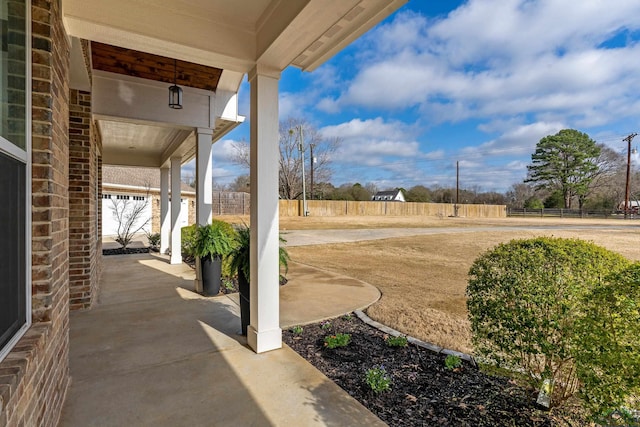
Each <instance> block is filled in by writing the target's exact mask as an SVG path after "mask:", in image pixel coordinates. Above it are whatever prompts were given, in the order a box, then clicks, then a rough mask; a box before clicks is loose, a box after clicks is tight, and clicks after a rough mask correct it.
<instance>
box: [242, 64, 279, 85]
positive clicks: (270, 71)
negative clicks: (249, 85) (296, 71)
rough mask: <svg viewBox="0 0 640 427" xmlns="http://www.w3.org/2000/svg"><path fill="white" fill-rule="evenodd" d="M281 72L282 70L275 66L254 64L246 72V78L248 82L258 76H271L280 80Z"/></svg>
mask: <svg viewBox="0 0 640 427" xmlns="http://www.w3.org/2000/svg"><path fill="white" fill-rule="evenodd" d="M281 73H282V71H281V70H279V69H277V68H275V67H271V66H269V65H265V64H256V65H255V66H254V67H253V68H252V69H251V71H249V73H248V74H247V78H248V80H249V82H251V81H252V80H254V79H255V78H256V77H258V76H265V77H271V78H274V79H277V80H280V74H281Z"/></svg>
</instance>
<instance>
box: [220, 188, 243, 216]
mask: <svg viewBox="0 0 640 427" xmlns="http://www.w3.org/2000/svg"><path fill="white" fill-rule="evenodd" d="M249 199H250V195H249V193H241V192H232V191H214V192H213V197H212V199H211V204H212V206H211V209H212V211H213V214H214V215H249V213H250V206H251V205H250V204H249Z"/></svg>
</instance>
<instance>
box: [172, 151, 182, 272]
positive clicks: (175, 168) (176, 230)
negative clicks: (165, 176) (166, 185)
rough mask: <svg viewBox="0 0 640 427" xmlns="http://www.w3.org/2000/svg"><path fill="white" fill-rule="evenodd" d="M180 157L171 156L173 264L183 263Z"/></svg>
mask: <svg viewBox="0 0 640 427" xmlns="http://www.w3.org/2000/svg"><path fill="white" fill-rule="evenodd" d="M181 163H182V159H181V158H180V157H172V158H171V264H180V263H182V254H181V248H180V246H181V241H180V239H181V237H180V207H181V203H180V198H181V196H182V194H181V192H180V164H181Z"/></svg>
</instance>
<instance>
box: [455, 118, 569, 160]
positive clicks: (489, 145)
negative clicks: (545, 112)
mask: <svg viewBox="0 0 640 427" xmlns="http://www.w3.org/2000/svg"><path fill="white" fill-rule="evenodd" d="M564 128H566V126H565V125H564V124H563V123H559V122H551V123H546V122H537V123H531V124H527V125H521V126H517V127H515V128H512V129H510V130H509V131H507V132H505V133H503V134H502V135H500V136H499V137H498V138H496V139H493V140H491V141H489V142H485V143H484V144H480V145H478V146H474V147H466V148H464V149H463V150H462V153H463V155H465V156H474V157H487V156H521V155H530V154H531V153H533V151H534V150H535V146H536V144H537V143H538V141H540V139H541V138H543V137H544V136H547V135H551V134H555V133H557V132H558V131H560V130H561V129H564Z"/></svg>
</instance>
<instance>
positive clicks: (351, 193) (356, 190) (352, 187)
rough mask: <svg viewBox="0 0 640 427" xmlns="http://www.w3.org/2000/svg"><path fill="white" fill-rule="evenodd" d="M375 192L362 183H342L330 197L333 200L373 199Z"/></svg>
mask: <svg viewBox="0 0 640 427" xmlns="http://www.w3.org/2000/svg"><path fill="white" fill-rule="evenodd" d="M371 196H373V194H372V193H371V192H370V191H369V190H368V189H367V188H366V187H363V186H362V185H361V184H360V183H357V182H356V183H355V184H350V183H349V184H342V185H341V186H340V187H338V188H336V189H335V190H334V191H333V192H332V193H331V194H330V195H329V197H328V199H331V200H356V201H367V200H371Z"/></svg>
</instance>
